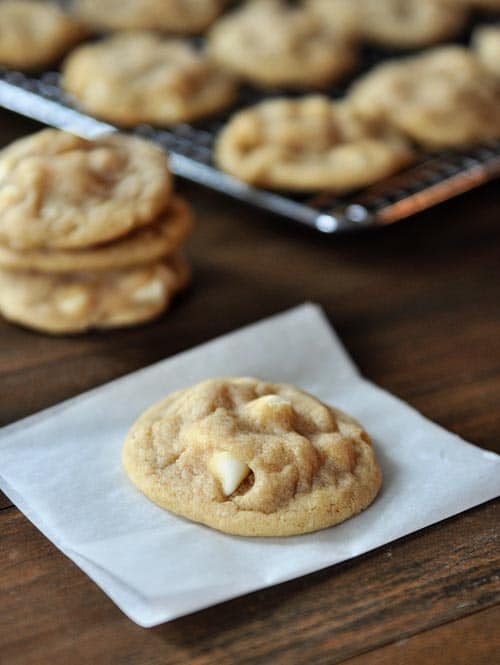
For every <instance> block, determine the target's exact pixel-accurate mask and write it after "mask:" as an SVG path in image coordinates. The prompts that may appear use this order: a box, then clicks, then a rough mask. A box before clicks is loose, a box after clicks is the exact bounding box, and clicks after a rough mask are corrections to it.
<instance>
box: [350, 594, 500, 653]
mask: <svg viewBox="0 0 500 665" xmlns="http://www.w3.org/2000/svg"><path fill="white" fill-rule="evenodd" d="M499 623H500V607H498V606H496V607H492V608H491V609H489V610H485V611H484V612H477V613H476V614H472V615H470V616H468V617H465V618H464V619H459V620H458V621H453V622H451V623H448V624H446V625H444V626H439V627H438V628H434V629H433V630H429V631H425V632H423V633H420V634H419V635H415V636H414V637H411V638H410V639H402V640H398V641H397V642H396V643H394V644H391V645H389V646H387V647H384V648H381V649H377V650H376V651H372V652H371V653H367V654H364V655H362V656H359V657H357V658H352V659H349V660H347V661H345V665H380V664H381V663H383V664H384V665H407V663H408V662H412V663H419V665H434V664H435V663H436V662H439V663H440V664H441V665H472V664H473V665H492V664H493V663H496V662H498V656H499V654H500V633H499V631H498V625H499Z"/></svg>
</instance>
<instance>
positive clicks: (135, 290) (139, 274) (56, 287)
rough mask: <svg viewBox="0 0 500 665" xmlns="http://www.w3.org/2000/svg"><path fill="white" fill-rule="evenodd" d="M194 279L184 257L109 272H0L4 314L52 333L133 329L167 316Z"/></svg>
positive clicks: (0, 291) (9, 318)
mask: <svg viewBox="0 0 500 665" xmlns="http://www.w3.org/2000/svg"><path fill="white" fill-rule="evenodd" d="M188 280H189V268H188V266H187V263H186V262H185V261H184V260H183V259H182V258H180V257H176V258H173V259H172V260H171V261H169V262H160V263H154V264H152V265H149V266H141V267H137V268H129V269H127V270H115V271H109V272H75V273H67V274H63V275H62V274H59V275H56V274H54V275H49V274H45V273H38V272H32V271H19V270H7V269H5V268H0V313H1V314H3V316H4V317H5V318H6V319H8V320H10V321H13V322H14V323H20V324H22V325H24V326H27V327H28V328H34V329H35V330H39V331H41V332H46V333H50V334H55V335H57V334H67V333H77V332H83V331H85V330H89V329H98V328H117V327H122V326H132V325H135V324H138V323H143V322H145V321H149V320H151V319H153V318H155V317H156V316H158V315H159V314H161V312H163V311H164V310H165V309H166V308H167V307H168V304H169V302H170V300H171V298H172V297H173V295H174V294H175V293H177V291H179V289H181V288H183V287H184V286H185V285H186V284H187V282H188Z"/></svg>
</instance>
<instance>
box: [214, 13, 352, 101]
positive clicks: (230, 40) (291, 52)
mask: <svg viewBox="0 0 500 665" xmlns="http://www.w3.org/2000/svg"><path fill="white" fill-rule="evenodd" d="M208 43H209V47H208V48H209V53H210V54H211V55H212V56H213V57H214V59H215V60H217V61H218V62H219V63H220V64H221V65H222V66H224V67H225V68H226V69H227V70H229V71H231V72H233V73H234V74H235V75H238V76H239V77H241V78H243V79H246V80H247V81H250V82H253V83H257V84H259V85H263V86H271V87H272V86H286V87H306V88H307V87H322V86H327V85H329V84H331V83H333V82H334V81H336V80H338V79H339V78H341V77H342V76H344V75H345V74H346V73H347V72H349V71H350V70H351V69H352V68H353V67H354V66H355V65H356V61H357V52H356V50H355V48H354V47H353V45H352V44H351V43H350V42H349V41H348V40H347V39H345V38H344V37H342V36H340V35H336V34H335V33H333V32H332V30H331V29H329V28H328V27H325V24H324V22H323V21H321V20H320V19H319V18H318V17H317V16H316V15H315V14H313V13H312V12H310V11H308V10H307V9H305V8H303V7H300V6H294V5H290V4H288V3H287V2H285V1H284V0H253V1H251V2H248V3H246V4H244V5H242V7H241V8H239V9H237V10H236V11H234V12H233V13H231V14H227V15H226V16H223V17H222V18H221V19H219V20H218V21H216V23H215V24H214V26H213V27H212V29H211V30H210V32H209V36H208Z"/></svg>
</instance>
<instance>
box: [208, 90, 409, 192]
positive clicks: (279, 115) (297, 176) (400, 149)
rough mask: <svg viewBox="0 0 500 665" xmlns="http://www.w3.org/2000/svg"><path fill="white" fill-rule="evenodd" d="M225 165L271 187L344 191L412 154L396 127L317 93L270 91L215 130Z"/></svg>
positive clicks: (381, 175)
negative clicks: (269, 96) (276, 95)
mask: <svg viewBox="0 0 500 665" xmlns="http://www.w3.org/2000/svg"><path fill="white" fill-rule="evenodd" d="M215 158H216V161H217V163H218V165H219V166H220V168H222V169H223V170H225V171H227V172H228V173H230V174H232V175H235V176H236V177H238V178H240V179H241V180H244V181H246V182H249V183H251V184H254V185H260V186H263V187H270V188H274V189H285V190H297V191H301V190H302V191H310V190H317V189H326V190H329V191H332V192H335V193H339V194H340V193H345V192H348V191H351V190H354V189H357V188H360V187H364V186H366V185H369V184H371V183H373V182H376V181H377V180H380V179H382V178H384V177H386V176H388V175H390V174H392V173H394V172H395V171H397V170H399V169H400V168H401V167H402V166H404V165H406V164H408V163H409V162H410V161H411V160H412V159H413V151H412V150H411V148H410V146H409V144H408V142H407V141H406V140H405V139H404V138H403V137H402V136H401V134H400V133H398V132H396V131H394V130H391V129H390V128H386V127H385V126H384V124H383V123H382V124H381V123H377V122H371V121H365V120H363V119H362V118H360V117H359V116H357V115H356V113H354V112H353V110H352V109H351V108H350V107H349V105H347V104H345V103H342V102H340V103H339V102H332V101H331V100H330V99H328V98H326V97H322V96H320V95H310V96H305V97H302V98H300V99H287V98H275V99H270V100H266V101H264V102H261V103H260V104H257V105H255V106H252V107H250V108H247V109H244V110H243V111H240V112H238V113H236V114H235V115H234V116H233V117H232V118H231V119H230V121H229V123H228V124H227V125H226V126H225V127H224V129H223V130H222V132H221V134H220V135H219V137H218V141H217V144H216V150H215Z"/></svg>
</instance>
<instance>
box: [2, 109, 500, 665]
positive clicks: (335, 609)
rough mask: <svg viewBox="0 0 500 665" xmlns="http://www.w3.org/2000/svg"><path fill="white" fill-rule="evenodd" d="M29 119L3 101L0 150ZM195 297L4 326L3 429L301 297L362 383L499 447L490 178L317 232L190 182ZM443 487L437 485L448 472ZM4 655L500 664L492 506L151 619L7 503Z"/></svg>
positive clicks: (497, 260) (495, 241)
mask: <svg viewBox="0 0 500 665" xmlns="http://www.w3.org/2000/svg"><path fill="white" fill-rule="evenodd" d="M35 127H36V125H35V124H34V123H30V122H28V121H26V120H24V119H20V118H17V117H15V116H14V115H11V114H8V113H6V112H0V144H1V145H3V144H5V143H7V142H8V140H11V139H13V138H14V137H16V136H21V135H22V134H24V133H26V132H29V131H31V130H32V129H33V128H35ZM179 186H180V190H181V192H182V194H183V195H184V196H186V197H187V198H188V199H189V200H190V201H191V202H192V203H193V205H194V206H195V208H196V209H197V211H198V213H199V221H198V227H197V230H196V233H195V234H194V236H193V237H192V240H191V241H190V243H189V254H190V256H191V259H192V261H193V263H194V266H195V279H194V283H193V286H192V288H191V290H190V291H189V292H188V293H187V294H186V295H185V296H184V297H182V298H181V299H180V300H179V301H178V302H177V303H176V305H175V307H174V308H173V309H172V311H171V312H170V313H169V314H168V315H166V316H165V317H164V318H162V319H161V320H159V321H158V322H156V323H153V324H152V325H148V326H144V327H140V328H136V329H131V330H123V331H117V332H112V333H107V334H92V335H87V336H81V337H77V338H73V339H71V338H61V339H51V338H49V337H44V336H42V335H38V334H35V333H32V332H30V331H28V330H23V329H22V328H18V327H15V326H13V325H9V324H7V323H3V322H2V323H0V393H1V398H0V419H1V422H2V424H6V423H8V422H11V421H14V420H16V419H18V418H22V417H23V416H26V415H28V414H30V413H33V412H35V411H38V410H39V409H43V408H45V407H48V406H50V405H52V404H55V403H57V402H59V401H60V400H63V399H66V398H68V397H71V396H73V395H76V394H78V393H80V392H81V391H83V390H86V389H88V388H92V387H93V386H98V385H99V384H102V383H104V382H105V381H109V380H110V379H113V378H115V377H118V376H120V375H123V374H126V373H128V372H131V371H133V370H135V369H137V368H139V367H144V366H145V365H148V364H150V363H153V362H155V361H157V360H159V359H161V358H165V357H167V356H170V355H172V354H174V353H176V352H178V351H181V350H183V349H188V348H190V347H192V346H194V345H196V344H199V343H201V342H204V341H206V340H209V339H211V338H213V337H215V336H218V335H220V334H222V333H225V332H228V331H231V330H233V329H235V328H237V327H239V326H242V325H244V324H248V323H251V322H253V321H256V320H257V319H260V318H262V317H266V316H269V315H272V314H275V313H276V312H278V311H281V310H284V309H286V308H288V307H291V306H293V305H297V304H299V303H301V302H303V301H304V300H314V301H316V302H318V303H320V304H321V305H322V306H323V307H324V309H325V310H326V312H327V314H328V316H329V318H330V321H331V323H332V324H333V325H334V326H335V328H336V330H337V331H338V333H339V335H340V336H341V338H342V340H343V341H344V343H345V345H346V346H347V348H348V350H349V352H350V353H351V354H352V356H353V358H354V360H355V362H356V363H357V364H358V365H359V367H360V368H361V370H362V372H363V373H364V374H365V375H366V376H367V377H368V378H370V379H371V380H373V381H374V382H376V383H377V384H379V385H380V386H382V387H384V388H386V389H387V390H389V391H391V392H393V393H394V394H396V395H398V396H399V397H401V398H402V399H403V400H406V401H407V402H409V403H410V404H412V405H413V406H414V407H415V408H417V409H418V410H419V411H421V412H422V413H423V414H425V415H426V416H427V417H429V418H431V419H432V420H435V421H436V422H438V423H439V424H441V425H442V426H443V427H445V428H447V429H449V430H451V431H453V432H456V433H457V434H459V435H460V436H462V437H464V438H465V439H468V440H470V441H473V442H475V443H476V444H477V445H479V446H482V447H483V448H487V449H490V450H496V451H497V452H500V442H499V437H498V432H499V430H500V409H499V402H500V399H499V398H500V293H499V281H500V280H499V265H500V191H499V190H500V188H499V185H498V183H492V184H490V185H487V186H485V187H483V188H482V189H480V190H478V191H475V192H471V193H469V194H467V195H466V196H463V197H461V198H458V199H456V200H454V201H451V202H449V203H446V204H444V205H441V206H440V207H438V208H436V209H434V210H432V211H429V212H426V213H425V214H421V215H419V216H418V217H416V218H414V219H411V220H408V221H405V222H403V223H400V224H398V225H395V226H393V227H390V228H386V229H382V230H379V231H376V232H370V233H363V234H359V235H353V236H349V237H342V238H331V239H330V238H327V237H320V236H318V235H313V234H312V233H310V232H306V231H303V230H301V229H299V228H297V227H293V226H291V225H289V224H287V223H285V222H283V220H281V219H279V218H274V217H272V216H270V215H267V214H264V213H262V212H259V211H257V210H254V209H252V208H249V207H245V206H243V205H241V204H239V203H236V202H234V201H231V200H227V199H225V198H223V197H222V196H220V195H218V194H215V193H211V192H209V191H206V190H204V189H201V188H199V187H196V186H194V185H191V184H187V183H179ZM443 482H446V478H443ZM0 509H1V510H0V663H2V665H31V664H36V665H45V664H49V663H50V664H54V665H55V664H59V663H61V664H62V663H64V664H67V663H70V664H71V665H80V664H83V663H92V664H93V665H100V664H101V663H102V664H106V665H108V664H111V665H114V664H115V663H117V664H120V665H128V664H134V665H135V664H137V665H146V664H151V665H157V664H158V665H160V664H161V665H165V664H171V663H190V664H191V665H201V664H207V663H218V664H219V663H221V664H228V665H232V664H233V663H238V664H239V665H241V664H243V663H258V664H259V665H260V664H264V663H272V664H275V663H279V664H281V663H283V664H286V665H290V664H293V663H301V664H302V663H304V664H307V665H309V664H313V663H328V664H331V663H339V662H348V663H349V665H375V664H378V663H383V664H384V665H392V664H396V663H398V664H404V665H410V664H412V663H418V664H419V665H424V664H427V663H429V664H432V665H444V664H449V665H452V664H453V665H461V664H463V665H478V664H480V663H484V665H493V663H495V662H500V638H499V635H500V633H499V630H498V625H499V623H500V566H499V538H498V524H499V518H500V502H498V501H496V502H490V503H488V504H485V505H483V506H480V507H478V508H475V509H473V510H470V511H468V512H466V513H464V514H462V515H459V516H458V517H454V518H451V519H449V520H446V521H445V522H442V523H440V524H437V525H435V526H433V527H430V528H427V529H424V530H423V531H420V532H418V533H415V534H413V535H411V536H408V537H406V538H402V539H400V540H398V541H396V542H394V543H391V544H390V545H387V546H385V547H381V548H380V549H378V550H376V551H374V552H371V553H369V554H366V555H365V556H362V557H359V558H357V559H354V560H352V561H348V562H347V563H344V564H341V565H338V566H334V567H331V568H328V569H326V570H323V571H321V572H318V573H316V574H313V575H309V576H307V577H303V578H301V579H298V580H294V581H291V582H288V583H286V584H282V585H280V586H276V587H273V588H270V589H266V590H263V591H259V592H256V593H253V594H250V595H248V596H245V597H242V598H238V599H236V600H232V601H230V602H227V603H224V604H222V605H219V606H217V607H212V608H210V609H207V610H204V611H202V612H198V613H196V614H193V615H191V616H187V617H185V618H182V619H178V620H177V621H173V622H171V623H168V624H165V625H163V626H159V627H157V628H153V629H149V630H146V629H142V628H139V627H138V626H136V625H135V624H133V623H132V622H131V621H129V620H128V619H127V618H126V617H125V616H124V615H123V614H122V613H121V612H120V611H119V610H118V609H117V608H116V607H115V606H114V604H113V603H112V602H111V600H109V599H108V598H107V597H106V596H105V595H104V594H103V593H102V592H101V591H100V590H99V589H98V588H97V587H96V586H95V585H94V584H93V582H91V580H90V579H88V578H87V577H86V576H85V575H84V574H83V573H82V572H81V571H80V570H79V569H78V568H77V567H76V566H75V565H74V564H73V563H72V562H71V561H69V560H68V559H66V558H65V557H64V556H63V555H62V554H61V553H60V552H59V551H58V550H57V549H56V548H55V547H54V546H53V545H52V544H51V543H50V542H48V541H47V540H46V539H45V538H44V537H43V536H42V535H41V534H40V533H39V532H38V531H37V530H36V529H35V528H34V527H33V526H32V525H31V524H30V522H28V520H27V519H26V518H25V517H24V516H23V515H22V514H21V513H20V512H19V511H18V510H17V509H16V508H15V507H14V506H13V505H12V504H11V502H10V501H9V500H8V499H7V498H6V497H4V496H2V495H0Z"/></svg>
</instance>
